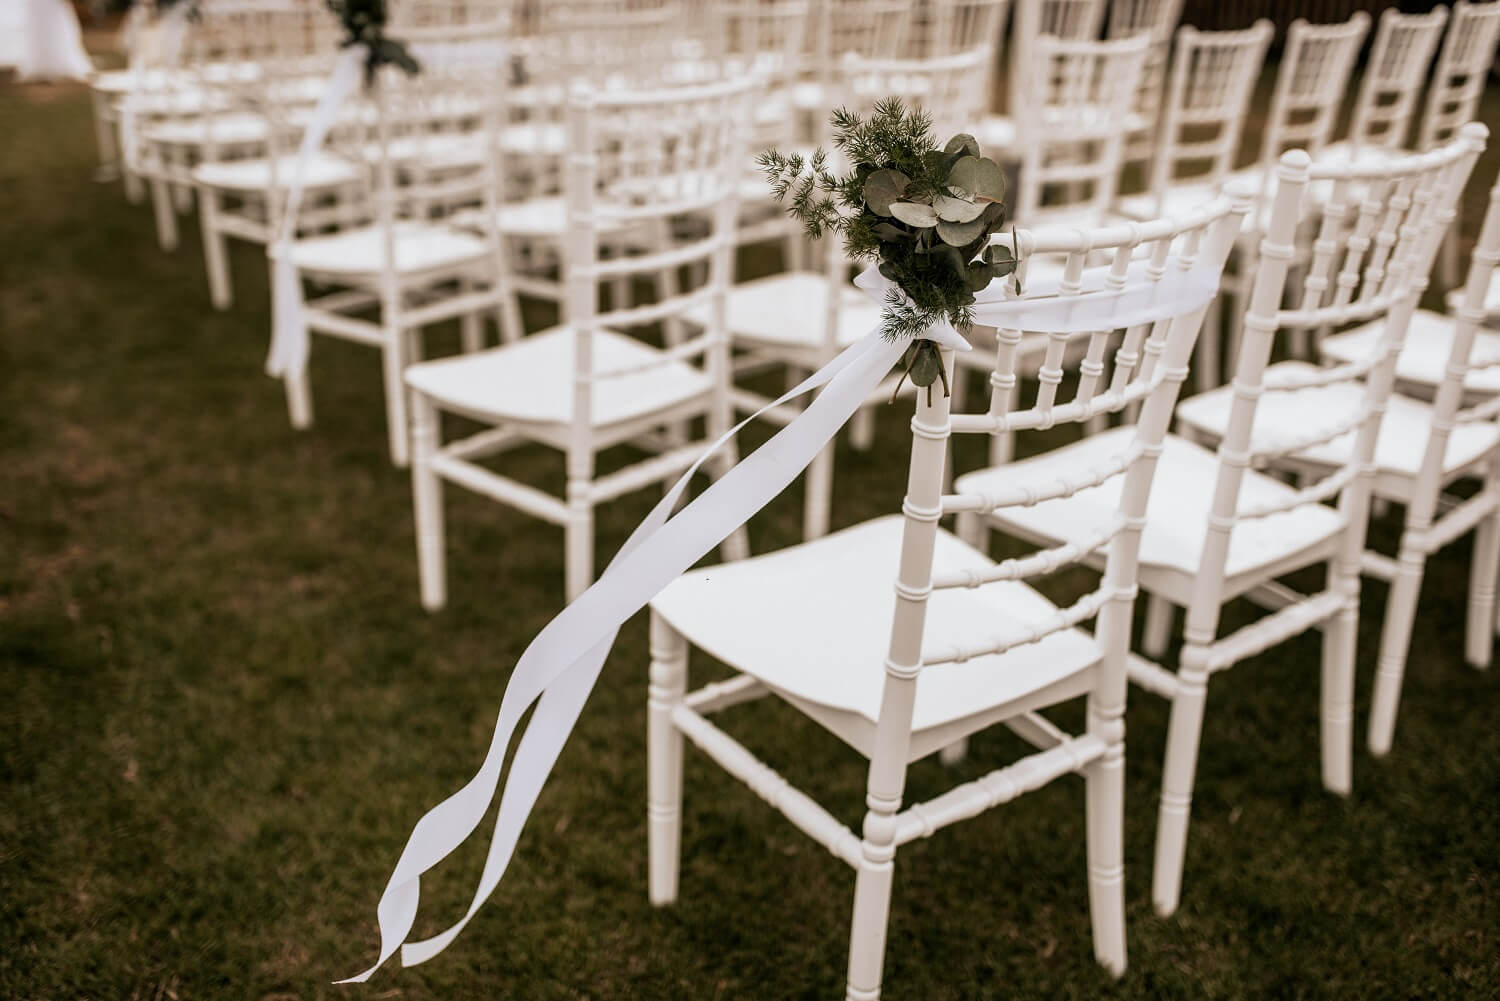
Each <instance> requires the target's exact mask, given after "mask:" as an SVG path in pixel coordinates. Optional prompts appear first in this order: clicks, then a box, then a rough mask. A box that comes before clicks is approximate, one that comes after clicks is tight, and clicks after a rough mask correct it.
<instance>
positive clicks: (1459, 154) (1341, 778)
mask: <svg viewBox="0 0 1500 1001" xmlns="http://www.w3.org/2000/svg"><path fill="white" fill-rule="evenodd" d="M1483 137H1484V130H1483V129H1482V128H1481V127H1479V126H1474V127H1472V128H1471V129H1469V130H1468V131H1465V132H1464V133H1463V134H1462V136H1461V137H1460V138H1459V139H1458V140H1456V141H1455V142H1453V143H1451V144H1450V145H1448V146H1446V147H1443V148H1441V149H1439V150H1435V151H1433V152H1432V153H1429V154H1424V155H1420V156H1412V157H1408V158H1404V159H1400V160H1391V161H1388V162H1385V163H1381V164H1376V165H1366V166H1351V165H1347V164H1346V165H1320V166H1317V167H1315V168H1311V169H1310V167H1309V164H1310V160H1309V158H1308V156H1307V154H1305V153H1303V152H1300V151H1296V150H1293V151H1290V152H1288V153H1287V154H1285V155H1284V156H1283V157H1282V159H1281V161H1280V164H1279V166H1278V169H1277V176H1276V184H1277V188H1276V195H1275V200H1274V202H1273V205H1272V209H1271V218H1270V224H1269V228H1268V229H1267V231H1266V235H1265V237H1264V239H1263V241H1262V244H1261V248H1260V255H1259V258H1258V260H1259V264H1258V265H1257V271H1256V276H1255V283H1254V290H1253V292H1252V298H1251V300H1250V308H1249V312H1248V315H1247V317H1246V320H1245V330H1246V340H1245V343H1244V344H1243V346H1242V347H1241V350H1240V353H1239V359H1238V364H1237V368H1236V374H1235V378H1234V383H1233V386H1232V388H1231V389H1229V390H1226V391H1224V392H1223V393H1221V394H1218V395H1217V396H1216V397H1212V398H1210V400H1212V401H1215V402H1214V403H1213V406H1214V410H1215V412H1216V413H1220V414H1222V415H1224V417H1225V419H1223V420H1220V421H1215V422H1214V423H1213V426H1214V427H1216V428H1218V431H1217V434H1216V435H1215V437H1218V438H1219V446H1218V451H1217V454H1216V453H1215V452H1213V451H1211V450H1209V449H1208V448H1206V447H1204V446H1202V445H1200V444H1197V443H1195V442H1194V441H1192V440H1190V439H1189V438H1187V437H1182V436H1176V435H1172V436H1168V437H1167V438H1166V439H1165V441H1164V442H1163V449H1162V451H1161V453H1160V458H1159V459H1158V464H1157V473H1156V481H1155V488H1154V492H1153V494H1152V501H1151V504H1150V506H1149V507H1148V508H1147V510H1146V516H1145V524H1144V530H1143V534H1142V538H1141V547H1140V577H1139V580H1140V587H1141V589H1142V590H1143V591H1145V592H1146V593H1147V594H1148V595H1150V596H1151V599H1152V607H1151V609H1150V610H1149V614H1148V626H1147V637H1146V640H1145V642H1144V645H1145V647H1146V649H1147V652H1148V653H1149V652H1152V651H1157V650H1160V649H1161V648H1162V647H1163V646H1165V642H1164V640H1165V635H1166V633H1167V631H1168V630H1169V629H1170V626H1171V623H1172V619H1171V615H1170V614H1168V613H1169V612H1170V610H1171V608H1172V607H1173V606H1182V607H1186V608H1187V609H1188V614H1187V625H1186V628H1185V631H1184V633H1183V637H1184V646H1183V649H1182V653H1181V656H1180V658H1179V662H1180V667H1179V669H1178V670H1177V671H1176V672H1175V673H1173V672H1171V671H1168V670H1165V669H1163V668H1160V667H1157V666H1155V665H1154V664H1150V663H1148V662H1146V661H1144V660H1139V659H1135V660H1132V663H1131V667H1130V673H1131V679H1132V680H1133V681H1135V682H1137V683H1138V684H1139V685H1141V686H1142V687H1143V688H1145V689H1147V690H1149V691H1152V692H1156V693H1157V694H1159V695H1162V696H1164V697H1166V698H1168V699H1169V700H1170V701H1171V703H1172V714H1171V724H1170V729H1169V732H1168V736H1167V750H1166V764H1165V769H1164V775H1163V780H1162V793H1161V812H1160V818H1159V820H1158V828H1157V840H1156V863H1155V871H1154V873H1153V887H1152V899H1153V901H1154V902H1155V905H1156V908H1157V910H1158V911H1159V912H1160V913H1162V914H1170V913H1172V912H1173V911H1175V910H1176V908H1177V904H1178V900H1179V896H1180V888H1181V883H1182V871H1183V861H1184V859H1185V856H1186V846H1187V825H1188V809H1189V805H1190V803H1191V799H1192V788H1193V775H1194V771H1195V768H1196V764H1197V756H1198V744H1199V738H1200V734H1201V730H1202V725H1203V710H1204V702H1205V697H1206V693H1207V685H1208V680H1209V678H1210V677H1211V676H1212V675H1214V674H1217V673H1219V672H1222V671H1225V670H1228V669H1229V668H1232V667H1234V666H1235V665H1237V664H1239V663H1241V662H1243V661H1245V660H1246V659H1247V658H1249V657H1252V656H1254V655H1255V654H1258V653H1261V652H1262V651H1265V650H1268V649H1271V648H1272V647H1274V646H1276V645H1278V644H1280V643H1283V642H1286V641H1287V640H1289V639H1291V638H1292V637H1295V636H1298V635H1300V634H1301V633H1303V632H1306V631H1307V630H1309V629H1313V628H1317V627H1321V629H1322V632H1323V668H1322V728H1323V753H1322V771H1323V783H1324V785H1325V786H1326V787H1327V788H1328V789H1329V790H1331V791H1333V792H1336V793H1339V794H1341V795H1342V794H1347V793H1348V791H1349V789H1350V785H1351V767H1352V766H1351V760H1352V727H1353V692H1354V666H1355V638H1356V628H1357V625H1358V613H1359V580H1360V556H1361V553H1362V552H1363V550H1364V539H1365V529H1366V523H1367V521H1368V510H1369V503H1370V493H1371V487H1372V481H1373V480H1374V470H1375V465H1374V462H1373V456H1374V450H1375V443H1376V439H1377V435H1378V433H1379V431H1380V426H1381V424H1380V417H1381V414H1382V413H1383V411H1384V410H1385V407H1386V403H1387V398H1388V397H1389V394H1390V390H1391V382H1392V370H1391V364H1392V362H1393V361H1394V354H1391V353H1389V352H1391V351H1395V350H1399V348H1400V345H1401V342H1402V339H1403V338H1404V337H1405V335H1406V330H1407V322H1408V320H1409V318H1410V316H1411V313H1412V310H1413V309H1414V308H1415V307H1416V304H1417V298H1418V296H1419V295H1420V291H1421V288H1422V284H1423V282H1424V281H1425V276H1426V274H1427V271H1428V269H1429V268H1430V267H1431V263H1432V258H1433V255H1434V254H1435V252H1436V250H1437V245H1438V241H1439V240H1440V239H1441V238H1442V234H1443V232H1444V230H1445V229H1446V228H1447V225H1448V224H1449V222H1450V221H1451V219H1452V217H1453V212H1454V206H1455V203H1456V200H1457V198H1458V196H1459V193H1460V192H1461V191H1462V189H1463V185H1464V182H1465V180H1466V179H1467V177H1468V174H1469V171H1470V170H1471V169H1472V167H1473V164H1474V161H1475V159H1476V158H1477V156H1478V155H1479V152H1480V150H1481V149H1482V148H1483V145H1484V139H1483ZM1318 182H1325V183H1327V184H1329V185H1331V187H1332V190H1333V194H1332V196H1331V198H1330V199H1329V200H1328V202H1327V206H1328V212H1329V213H1331V216H1332V218H1331V221H1330V220H1329V217H1328V216H1325V217H1324V218H1325V222H1324V225H1323V228H1322V230H1321V232H1320V240H1319V243H1318V247H1319V250H1318V257H1317V259H1316V263H1315V265H1314V267H1313V269H1312V270H1311V271H1309V272H1308V274H1307V276H1306V278H1305V279H1303V281H1302V282H1300V283H1298V285H1297V286H1296V287H1294V288H1289V283H1288V279H1287V274H1288V269H1289V265H1290V263H1291V260H1292V258H1293V254H1294V243H1293V241H1294V238H1295V235H1296V232H1297V229H1298V226H1299V224H1301V223H1302V222H1303V220H1304V217H1305V216H1306V215H1307V214H1308V213H1309V212H1312V211H1314V209H1313V208H1312V207H1311V206H1310V202H1309V200H1308V199H1306V198H1305V195H1306V190H1307V188H1308V185H1309V184H1310V183H1318ZM1237 188H1238V190H1241V191H1245V192H1248V191H1249V190H1252V189H1250V188H1248V186H1244V187H1241V186H1237ZM1232 190H1233V189H1232ZM1346 207H1347V209H1348V211H1347V213H1346V212H1345V211H1344V209H1345V208H1346ZM1335 275H1336V277H1335ZM1288 294H1290V295H1291V302H1292V305H1291V306H1290V307H1288V308H1282V303H1283V301H1285V298H1286V296H1287V295H1288ZM1375 320H1382V321H1384V324H1385V327H1384V329H1385V338H1384V339H1383V340H1382V341H1381V343H1380V351H1379V352H1377V353H1376V354H1375V355H1374V356H1373V357H1371V358H1369V359H1366V360H1364V361H1362V362H1361V363H1359V364H1355V365H1346V366H1338V367H1336V368H1333V369H1329V370H1326V371H1312V372H1303V371H1296V372H1285V373H1283V372H1277V371H1272V372H1270V373H1268V372H1267V365H1268V363H1269V361H1270V356H1271V349H1272V345H1273V342H1274V340H1275V338H1276V335H1277V334H1278V333H1279V332H1282V331H1285V330H1288V329H1289V328H1295V327H1305V326H1316V325H1320V324H1337V325H1345V324H1352V323H1358V322H1370V321H1375ZM1361 376H1363V377H1365V381H1364V383H1363V385H1362V387H1361V386H1358V385H1356V386H1355V388H1353V389H1352V390H1349V389H1346V388H1345V386H1346V385H1347V384H1350V383H1351V382H1352V381H1353V380H1356V379H1358V378H1359V377H1361ZM1314 391H1318V392H1330V393H1335V392H1336V393H1339V394H1341V395H1340V396H1339V400H1340V402H1341V403H1342V404H1343V407H1342V408H1341V409H1340V410H1338V411H1337V412H1328V411H1327V410H1326V409H1325V410H1322V411H1319V412H1317V413H1315V415H1314V417H1313V419H1310V420H1309V419H1305V418H1304V419H1302V420H1301V421H1299V422H1297V423H1295V425H1294V426H1288V424H1287V422H1276V423H1271V422H1270V421H1268V420H1263V419H1262V418H1261V416H1260V414H1261V412H1262V411H1264V412H1265V413H1267V414H1274V413H1275V408H1274V405H1273V404H1272V403H1271V401H1272V400H1274V399H1275V398H1277V397H1279V396H1284V395H1288V394H1291V395H1295V394H1300V393H1304V392H1314ZM1200 399H1204V397H1202V396H1199V397H1194V398H1193V399H1190V400H1187V401H1184V402H1183V404H1182V405H1181V406H1180V407H1179V412H1180V414H1181V415H1182V417H1181V421H1182V422H1183V423H1184V426H1185V427H1191V428H1193V429H1194V430H1195V432H1196V433H1198V434H1203V433H1206V432H1207V430H1208V428H1209V423H1210V422H1209V421H1208V420H1207V416H1208V412H1209V410H1210V406H1211V404H1210V403H1208V402H1205V403H1203V404H1198V403H1196V401H1197V400H1200ZM1134 433H1135V432H1133V431H1132V430H1130V429H1129V428H1120V429H1115V430H1112V431H1109V432H1106V433H1103V434H1098V435H1094V436H1092V437H1089V438H1086V439H1084V440H1082V441H1080V442H1077V443H1075V444H1072V445H1067V446H1063V447H1061V448H1057V449H1054V450H1052V451H1050V452H1046V453H1043V454H1041V455H1039V456H1034V457H1032V458H1029V459H1026V460H1025V461H1022V462H1017V463H1013V464H1011V465H1010V466H1007V467H999V468H995V469H989V470H985V471H981V472H976V473H971V474H968V475H965V476H960V477H959V478H958V479H957V481H956V486H957V488H958V489H959V490H960V491H963V492H985V491H1002V490H1005V489H1007V488H1008V487H1009V485H1010V484H1011V483H1013V482H1015V481H1016V480H1028V481H1029V480H1032V479H1035V480H1037V481H1041V482H1050V481H1052V480H1055V479H1058V478H1060V477H1064V476H1066V475H1068V474H1069V472H1070V471H1071V470H1075V469H1078V468H1080V467H1083V468H1087V467H1089V466H1091V465H1094V464H1097V463H1099V462H1101V461H1104V460H1105V459H1106V458H1107V457H1109V456H1112V455H1117V454H1119V453H1120V452H1121V451H1122V450H1123V449H1125V448H1126V447H1127V446H1128V443H1129V441H1130V439H1131V436H1132V435H1133V434H1134ZM1348 438H1352V439H1353V444H1352V445H1350V446H1346V449H1345V451H1343V452H1342V453H1341V454H1340V455H1338V456H1337V457H1334V458H1332V459H1331V460H1330V461H1329V462H1328V463H1327V465H1326V467H1325V468H1324V469H1322V471H1321V473H1320V474H1319V476H1318V478H1316V479H1315V480H1312V481H1309V482H1307V483H1306V484H1305V485H1304V486H1302V487H1300V488H1298V487H1294V486H1291V485H1288V484H1287V483H1285V482H1283V481H1282V480H1280V479H1278V478H1276V477H1274V476H1271V475H1268V474H1267V473H1264V472H1261V471H1260V470H1261V468H1262V467H1264V466H1265V465H1267V464H1268V463H1269V462H1271V461H1272V460H1274V459H1276V458H1278V457H1282V456H1288V455H1297V454H1301V453H1305V452H1310V451H1311V450H1316V449H1319V448H1322V447H1324V446H1326V445H1327V444H1328V443H1330V442H1335V441H1338V440H1340V439H1344V440H1347V439H1348ZM1118 496H1119V493H1118V487H1117V486H1111V485H1109V484H1103V485H1101V486H1099V487H1098V488H1094V489H1090V490H1085V491H1082V492H1080V493H1078V494H1075V495H1073V496H1071V497H1067V498H1060V499H1056V500H1052V499H1046V500H1042V501H1041V502H1039V503H1036V504H1034V505H1032V506H1030V507H1023V508H1012V509H1006V510H1003V511H998V512H995V513H991V514H989V515H988V516H987V517H986V516H968V517H966V518H965V520H964V522H963V523H961V524H960V526H959V534H960V535H961V536H962V537H964V538H965V539H967V540H969V541H970V542H971V543H973V544H976V545H978V546H979V547H980V548H983V542H984V540H985V537H986V532H987V530H988V529H989V528H999V529H1001V530H1002V531H1004V532H1006V533H1007V534H1009V535H1012V536H1016V537H1019V538H1021V539H1025V540H1028V541H1031V542H1037V543H1041V544H1047V545H1055V544H1056V543H1057V542H1059V541H1062V540H1066V539H1070V538H1075V537H1077V536H1079V535H1080V534H1088V533H1089V532H1100V531H1103V530H1105V529H1106V528H1107V527H1108V526H1110V525H1112V524H1113V523H1114V522H1113V518H1114V517H1115V514H1114V512H1115V510H1116V508H1117V504H1118ZM1330 504H1331V505H1332V506H1330ZM1096 561H1097V556H1096ZM1309 567H1326V569H1327V577H1326V582H1325V584H1324V586H1323V588H1322V589H1321V590H1319V591H1317V592H1316V593H1314V594H1310V595H1305V594H1301V593H1298V592H1296V591H1294V590H1292V589H1291V588H1289V587H1287V586H1285V585H1284V584H1282V583H1280V582H1279V580H1278V578H1281V577H1284V576H1286V575H1287V574H1290V573H1293V572H1294V571H1298V570H1302V569H1305V568H1309ZM1237 597H1246V598H1249V599H1251V600H1252V601H1255V602H1256V603H1258V604H1261V605H1262V606H1263V607H1266V608H1270V609H1273V610H1274V611H1272V612H1271V613H1270V614H1268V615H1266V616H1264V617H1262V618H1260V619H1258V620H1256V621H1255V622H1253V623H1251V624H1249V625H1247V626H1244V627H1241V628H1239V629H1236V630H1234V631H1232V632H1230V633H1229V634H1227V635H1224V636H1220V635H1219V626H1220V616H1221V613H1222V611H1223V608H1224V605H1225V604H1226V603H1227V602H1229V601H1231V600H1232V599H1234V598H1237Z"/></svg>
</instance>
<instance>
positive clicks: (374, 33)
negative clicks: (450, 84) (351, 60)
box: [327, 0, 422, 84]
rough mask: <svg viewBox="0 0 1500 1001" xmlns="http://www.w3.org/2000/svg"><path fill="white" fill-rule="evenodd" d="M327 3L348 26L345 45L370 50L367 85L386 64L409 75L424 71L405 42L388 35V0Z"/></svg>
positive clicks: (366, 60) (338, 0)
mask: <svg viewBox="0 0 1500 1001" xmlns="http://www.w3.org/2000/svg"><path fill="white" fill-rule="evenodd" d="M327 3H328V9H329V10H331V11H333V13H334V14H336V15H337V16H338V19H339V21H340V22H342V24H343V26H344V41H343V43H342V46H343V47H344V48H348V47H349V46H351V45H364V46H366V47H367V48H368V50H369V53H370V54H369V56H368V57H367V58H366V59H365V83H366V84H369V83H372V82H374V80H375V74H376V72H378V71H379V69H380V67H382V66H395V67H396V68H397V69H400V70H401V71H402V72H404V73H406V74H407V75H408V76H410V75H413V74H416V73H418V72H420V71H421V69H422V67H421V65H420V64H418V62H417V60H416V58H415V57H414V56H413V55H412V54H411V52H410V51H409V50H408V49H407V48H406V46H405V45H404V44H403V43H401V42H399V41H397V40H396V39H394V38H387V37H386V34H385V25H386V21H387V19H388V14H387V12H386V0H327Z"/></svg>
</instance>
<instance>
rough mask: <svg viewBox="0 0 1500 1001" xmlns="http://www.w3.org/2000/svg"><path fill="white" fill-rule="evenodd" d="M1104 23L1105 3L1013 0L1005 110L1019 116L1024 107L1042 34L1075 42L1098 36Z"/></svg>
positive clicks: (1090, 39) (1081, 0) (1089, 39)
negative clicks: (1034, 57)
mask: <svg viewBox="0 0 1500 1001" xmlns="http://www.w3.org/2000/svg"><path fill="white" fill-rule="evenodd" d="M1103 21H1104V0H1016V4H1015V7H1014V13H1013V14H1012V16H1011V27H1010V42H1009V45H1008V46H1007V49H1006V57H1005V58H1006V61H1007V62H1008V63H1009V64H1010V92H1009V95H1008V105H1007V106H1008V107H1009V108H1010V113H1011V116H1012V117H1019V116H1020V112H1021V111H1022V109H1024V107H1025V106H1026V101H1027V97H1026V87H1027V85H1028V84H1029V83H1030V82H1031V79H1030V70H1029V67H1030V65H1031V60H1032V58H1033V51H1034V48H1035V46H1036V40H1037V39H1038V38H1041V37H1042V36H1044V35H1050V36H1052V37H1054V38H1062V39H1066V40H1068V41H1074V42H1091V41H1094V40H1095V39H1097V38H1098V37H1099V27H1100V25H1101V24H1102V23H1103Z"/></svg>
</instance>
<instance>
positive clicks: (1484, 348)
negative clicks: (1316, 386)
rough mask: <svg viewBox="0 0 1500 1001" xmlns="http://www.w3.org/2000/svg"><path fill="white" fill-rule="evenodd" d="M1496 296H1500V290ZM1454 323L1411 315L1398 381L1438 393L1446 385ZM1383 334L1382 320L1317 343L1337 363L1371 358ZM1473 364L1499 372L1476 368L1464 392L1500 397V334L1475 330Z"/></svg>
mask: <svg viewBox="0 0 1500 1001" xmlns="http://www.w3.org/2000/svg"><path fill="white" fill-rule="evenodd" d="M1496 291H1497V293H1500V286H1497V288H1496ZM1497 305H1500V303H1497ZM1453 324H1454V321H1453V318H1452V317H1451V316H1444V315H1443V314H1442V313H1434V312H1433V311H1432V310H1428V309H1419V310H1417V311H1416V312H1415V313H1413V314H1412V317H1411V325H1410V326H1409V327H1408V328H1407V333H1406V343H1405V344H1404V345H1402V347H1401V354H1400V355H1398V356H1397V358H1396V379H1397V381H1398V382H1403V383H1407V384H1409V385H1412V386H1422V387H1426V388H1428V389H1430V390H1433V391H1436V389H1437V387H1438V384H1439V383H1441V382H1442V381H1443V370H1444V369H1445V368H1447V366H1448V352H1449V351H1451V350H1452V349H1453ZM1384 329H1385V324H1384V322H1383V321H1380V320H1376V321H1373V322H1371V323H1366V324H1363V325H1361V326H1358V327H1354V328H1351V329H1349V330H1346V331H1344V332H1343V333H1338V334H1333V335H1331V336H1328V337H1324V338H1323V339H1322V340H1320V341H1319V342H1318V351H1319V352H1321V353H1322V355H1323V357H1324V358H1327V359H1329V360H1331V361H1338V362H1352V361H1358V360H1359V359H1361V358H1368V357H1369V356H1370V353H1371V352H1373V351H1374V350H1375V344H1376V342H1377V341H1378V340H1379V339H1380V335H1381V332H1382V331H1383V330H1384ZM1469 360H1470V363H1471V364H1472V365H1475V366H1482V365H1491V366H1494V367H1492V368H1477V367H1476V368H1471V369H1470V370H1469V373H1468V375H1466V376H1465V377H1464V388H1465V389H1466V390H1469V391H1470V392H1473V393H1500V333H1496V332H1494V331H1491V330H1483V329H1481V330H1477V331H1475V333H1474V345H1473V347H1471V348H1470V349H1469Z"/></svg>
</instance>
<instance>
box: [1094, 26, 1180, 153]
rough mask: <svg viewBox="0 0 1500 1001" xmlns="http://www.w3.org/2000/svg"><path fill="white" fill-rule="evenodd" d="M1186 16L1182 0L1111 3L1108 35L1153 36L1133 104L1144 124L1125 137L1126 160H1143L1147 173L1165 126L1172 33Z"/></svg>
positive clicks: (1134, 113)
mask: <svg viewBox="0 0 1500 1001" xmlns="http://www.w3.org/2000/svg"><path fill="white" fill-rule="evenodd" d="M1181 18H1182V0H1113V2H1112V3H1110V5H1109V22H1108V24H1107V25H1106V27H1105V36H1106V37H1107V38H1130V37H1131V36H1133V35H1139V34H1141V33H1143V32H1144V33H1145V34H1146V35H1147V36H1149V37H1150V39H1151V44H1150V45H1148V46H1147V47H1146V65H1145V67H1144V68H1143V69H1142V70H1141V82H1140V85H1139V86H1138V87H1137V88H1136V92H1135V103H1134V104H1133V105H1132V106H1131V109H1130V111H1131V115H1132V116H1133V117H1134V120H1135V121H1136V122H1138V123H1139V124H1140V125H1142V126H1144V127H1138V128H1136V129H1135V131H1132V132H1131V133H1130V135H1129V136H1127V137H1126V140H1125V155H1124V162H1125V164H1126V165H1127V166H1130V165H1134V164H1141V165H1142V166H1143V168H1144V169H1145V171H1146V172H1147V174H1149V173H1150V172H1151V170H1152V164H1151V160H1152V156H1153V155H1154V154H1155V152H1156V148H1157V142H1156V132H1157V130H1158V129H1159V128H1160V126H1161V118H1162V115H1161V109H1162V99H1163V96H1164V94H1163V92H1164V90H1165V89H1166V83H1167V64H1168V63H1169V62H1170V61H1171V54H1172V33H1173V32H1174V31H1176V30H1177V22H1178V21H1179V20H1181Z"/></svg>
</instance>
